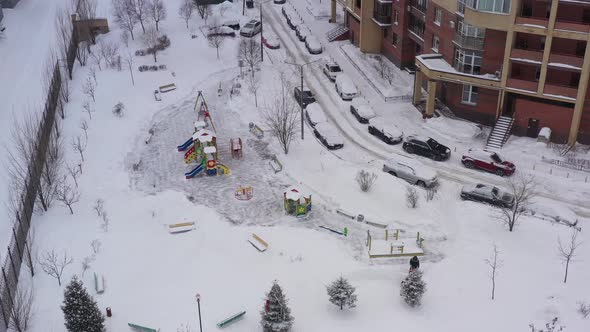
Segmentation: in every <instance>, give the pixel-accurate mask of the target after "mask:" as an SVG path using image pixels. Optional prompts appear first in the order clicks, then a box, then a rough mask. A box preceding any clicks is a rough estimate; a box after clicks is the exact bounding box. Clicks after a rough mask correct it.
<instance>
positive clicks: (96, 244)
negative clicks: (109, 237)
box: [90, 240, 101, 255]
mask: <svg viewBox="0 0 590 332" xmlns="http://www.w3.org/2000/svg"><path fill="white" fill-rule="evenodd" d="M100 246H101V243H100V241H99V240H92V242H90V247H91V248H92V253H93V254H94V255H96V254H98V252H99V251H100Z"/></svg>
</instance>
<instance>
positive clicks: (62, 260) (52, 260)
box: [39, 249, 74, 286]
mask: <svg viewBox="0 0 590 332" xmlns="http://www.w3.org/2000/svg"><path fill="white" fill-rule="evenodd" d="M73 262H74V259H73V258H71V257H68V253H67V252H66V251H64V253H63V256H61V257H60V255H59V254H58V253H56V252H55V249H52V250H51V251H47V252H45V254H44V255H43V256H42V257H39V265H41V269H42V270H43V272H45V273H47V274H48V275H50V276H52V277H54V278H55V279H57V283H58V284H59V286H61V277H62V275H63V273H64V270H65V269H66V267H67V266H68V265H70V264H72V263H73Z"/></svg>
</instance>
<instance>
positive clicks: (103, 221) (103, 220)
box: [100, 211, 110, 233]
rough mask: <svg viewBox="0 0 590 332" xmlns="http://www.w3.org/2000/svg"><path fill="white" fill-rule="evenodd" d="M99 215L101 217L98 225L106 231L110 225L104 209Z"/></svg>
mask: <svg viewBox="0 0 590 332" xmlns="http://www.w3.org/2000/svg"><path fill="white" fill-rule="evenodd" d="M100 217H101V222H100V227H101V228H102V230H103V231H104V232H105V233H106V232H108V231H109V225H110V219H109V216H108V215H107V212H106V211H103V212H102V214H101V215H100Z"/></svg>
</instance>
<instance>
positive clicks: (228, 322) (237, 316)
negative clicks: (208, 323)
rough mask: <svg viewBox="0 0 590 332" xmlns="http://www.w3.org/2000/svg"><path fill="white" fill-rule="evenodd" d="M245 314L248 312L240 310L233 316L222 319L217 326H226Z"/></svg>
mask: <svg viewBox="0 0 590 332" xmlns="http://www.w3.org/2000/svg"><path fill="white" fill-rule="evenodd" d="M245 314H246V312H245V311H240V312H238V313H237V314H235V315H232V316H230V317H228V318H226V319H224V320H222V321H221V322H219V323H217V327H219V328H222V327H226V326H228V325H230V324H232V323H235V322H236V321H238V320H239V319H240V318H242V317H244V315H245Z"/></svg>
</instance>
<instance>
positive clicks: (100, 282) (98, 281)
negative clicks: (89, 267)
mask: <svg viewBox="0 0 590 332" xmlns="http://www.w3.org/2000/svg"><path fill="white" fill-rule="evenodd" d="M94 289H95V290H96V294H102V293H104V276H102V275H100V274H97V273H96V272H94Z"/></svg>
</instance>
